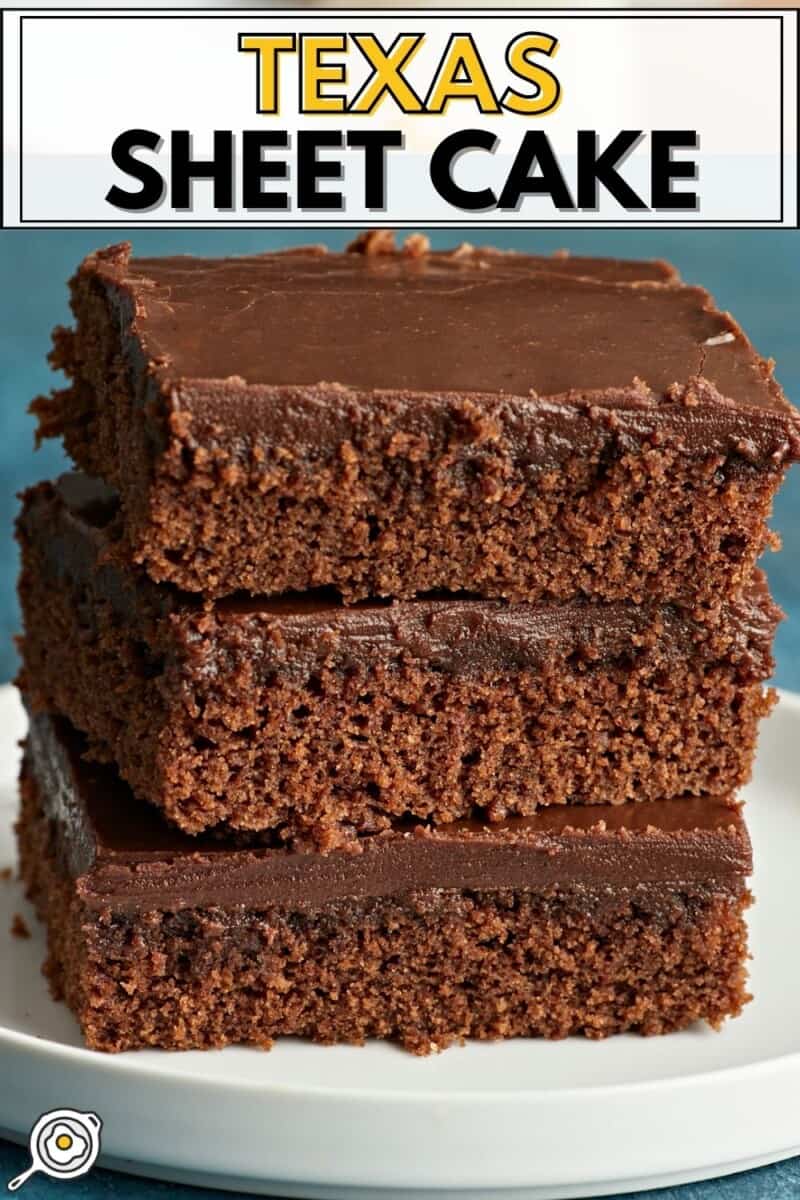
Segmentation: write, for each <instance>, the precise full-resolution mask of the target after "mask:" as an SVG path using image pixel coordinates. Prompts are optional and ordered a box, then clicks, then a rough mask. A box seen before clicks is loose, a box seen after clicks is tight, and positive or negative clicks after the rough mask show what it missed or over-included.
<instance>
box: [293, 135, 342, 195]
mask: <svg viewBox="0 0 800 1200" xmlns="http://www.w3.org/2000/svg"><path fill="white" fill-rule="evenodd" d="M341 145H342V135H341V133H337V132H334V131H333V130H331V131H330V132H322V131H320V130H301V131H300V132H299V133H298V135H297V207H298V208H315V209H320V208H324V209H330V208H344V200H343V199H342V193H341V192H321V191H320V190H319V188H318V187H317V184H318V182H319V181H320V179H341V178H342V164H341V162H340V161H339V160H338V159H337V160H335V161H333V162H330V161H328V162H320V160H319V159H318V158H317V150H319V149H321V148H323V147H325V146H330V147H332V148H337V149H339V148H341Z"/></svg>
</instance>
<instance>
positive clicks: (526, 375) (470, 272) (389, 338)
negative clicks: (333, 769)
mask: <svg viewBox="0 0 800 1200" xmlns="http://www.w3.org/2000/svg"><path fill="white" fill-rule="evenodd" d="M365 244H366V246H367V247H368V248H369V245H370V242H369V239H367V242H366V243H361V245H362V247H363V245H365ZM384 244H385V243H384V242H382V241H381V240H380V238H379V239H378V245H379V247H380V246H383V245H384ZM413 246H414V248H415V250H416V251H418V250H419V246H418V244H417V243H413ZM72 302H73V309H74V311H75V315H76V319H77V325H76V329H75V331H74V332H71V331H65V330H60V331H58V332H57V336H56V348H55V351H54V356H53V361H54V365H56V366H59V367H63V368H64V369H65V370H66V372H67V374H68V375H69V376H70V379H71V384H70V387H68V388H67V389H66V390H65V391H62V392H57V393H55V394H54V395H53V396H51V397H49V398H45V399H42V400H39V401H38V402H37V403H36V408H37V411H38V412H39V414H40V418H41V426H40V432H41V434H42V435H43V436H46V435H55V434H63V435H64V437H65V442H66V445H67V448H68V450H69V452H70V453H71V454H72V455H73V457H74V458H75V460H76V461H77V462H78V463H79V465H81V466H82V467H84V468H85V469H87V470H88V471H89V472H90V473H93V474H96V475H98V476H100V477H102V478H104V479H105V480H106V481H107V482H109V483H111V484H113V485H115V486H116V487H118V488H119V489H120V492H121V495H122V501H123V506H122V512H123V515H124V532H125V536H126V539H127V540H128V543H129V545H130V548H131V551H132V553H133V554H134V555H135V557H136V558H137V560H138V561H139V562H141V563H142V564H143V565H144V566H145V567H146V569H147V571H148V572H149V573H150V574H151V575H152V576H153V577H154V578H155V579H158V580H168V581H170V582H172V583H174V584H176V585H177V586H179V587H181V588H183V589H184V590H189V591H197V592H203V593H205V594H206V595H214V596H221V595H225V594H229V593H233V592H235V591H238V590H241V589H245V590H247V591H249V592H251V593H281V592H286V591H293V590H297V591H304V590H307V589H309V588H317V587H328V586H330V587H334V588H336V589H338V590H339V591H340V592H341V593H342V595H343V596H344V597H345V598H346V599H347V600H350V601H352V600H357V599H359V598H366V597H368V596H379V595H392V596H398V597H411V596H414V595H416V594H418V593H420V592H427V591H430V590H435V589H444V590H448V591H464V590H466V591H471V592H478V593H480V594H481V595H484V596H488V597H505V598H509V599H514V600H534V599H538V598H541V597H549V598H559V599H564V598H568V597H573V596H575V595H577V594H585V595H590V596H599V597H602V598H607V599H618V598H632V599H635V600H642V599H645V598H647V597H655V598H658V599H661V600H666V601H672V600H676V599H679V598H683V599H685V598H687V597H690V598H692V599H694V600H697V599H699V600H701V601H707V600H709V599H711V598H712V597H713V596H715V595H716V594H717V593H722V594H725V595H732V594H733V593H734V591H735V590H736V589H737V588H738V587H739V586H740V585H741V583H742V581H743V580H744V579H745V578H746V577H747V574H748V572H749V570H750V568H751V567H752V564H753V562H754V560H755V558H756V556H757V554H758V553H759V552H760V551H761V549H762V548H763V546H764V545H765V543H766V540H767V533H766V528H765V524H764V522H765V518H766V516H767V514H768V512H769V507H770V502H771V497H772V495H773V493H774V491H775V490H776V488H777V487H778V485H779V483H780V480H781V478H782V475H783V471H784V469H785V466H786V464H787V462H789V461H790V460H791V459H792V458H795V457H797V455H798V453H800V433H799V429H798V423H797V418H796V415H795V413H794V411H793V410H792V409H791V407H790V406H789V405H788V403H787V402H786V401H785V399H784V398H783V395H782V393H781V391H780V388H779V387H778V385H777V383H776V382H775V381H774V379H773V378H772V373H771V366H770V364H768V363H767V362H765V361H764V360H763V359H761V358H760V357H759V356H758V355H757V354H756V353H755V351H754V350H753V348H752V347H751V346H750V343H749V342H748V341H747V338H746V337H745V336H744V334H743V333H742V331H741V330H740V329H739V327H738V326H737V325H736V323H735V321H733V319H732V318H731V317H730V316H728V315H727V314H724V313H720V312H719V311H717V310H716V308H715V307H714V304H713V301H712V300H711V298H710V297H709V296H708V294H707V293H706V292H704V291H702V289H699V288H689V287H684V286H682V285H680V284H678V283H676V282H675V280H674V278H673V277H672V276H670V274H669V273H668V270H667V269H665V268H663V267H662V266H659V265H655V266H654V265H652V264H635V263H634V264H620V263H614V262H613V261H608V260H596V261H594V260H571V259H569V258H565V259H554V260H543V259H537V258H531V257H527V256H516V255H505V254H497V253H493V252H487V251H474V250H471V249H470V248H466V250H461V251H456V252H453V253H452V254H449V255H446V254H429V253H426V252H424V248H423V251H422V252H421V253H419V252H414V253H405V254H403V253H393V252H391V253H377V254H373V253H366V254H353V253H351V254H345V255H336V254H326V253H325V252H324V251H322V250H313V249H312V250H306V251H304V252H295V253H288V254H273V255H264V256H260V257H255V258H245V259H227V260H214V259H189V258H186V259H181V258H172V259H141V260H137V259H131V258H130V248H129V247H127V246H118V247H112V248H110V249H109V250H107V251H102V252H98V253H97V254H95V255H92V256H90V257H89V258H88V259H87V260H86V261H85V262H84V264H83V265H82V267H81V268H80V270H79V272H78V274H77V275H76V277H75V279H74V280H73V283H72Z"/></svg>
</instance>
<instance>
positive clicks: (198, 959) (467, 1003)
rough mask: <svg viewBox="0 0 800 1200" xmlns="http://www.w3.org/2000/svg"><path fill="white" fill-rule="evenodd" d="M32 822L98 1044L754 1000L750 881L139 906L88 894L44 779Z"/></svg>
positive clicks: (598, 1020)
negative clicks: (285, 903) (74, 876)
mask: <svg viewBox="0 0 800 1200" xmlns="http://www.w3.org/2000/svg"><path fill="white" fill-rule="evenodd" d="M18 838H19V848H20V863H21V869H22V875H23V879H24V881H25V883H26V886H27V888H28V892H29V894H30V896H31V898H32V899H33V901H34V903H35V904H36V907H37V910H38V913H39V916H40V917H41V919H42V920H43V921H44V922H45V923H46V925H47V933H48V958H47V962H46V964H45V973H46V974H47V976H48V978H49V980H50V984H51V988H52V991H53V994H54V995H55V996H56V997H57V998H63V999H64V1000H66V1002H67V1004H68V1005H69V1007H70V1008H71V1009H72V1011H73V1012H74V1013H75V1015H76V1017H77V1018H78V1021H79V1023H80V1025H81V1029H82V1031H83V1035H84V1038H85V1040H86V1044H87V1046H89V1047H90V1048H92V1049H96V1050H106V1051H119V1050H130V1049H135V1048H140V1047H161V1048H164V1049H190V1048H199V1049H202V1048H207V1047H219V1046H224V1045H227V1044H230V1043H249V1044H254V1045H259V1046H263V1047H269V1046H270V1045H271V1044H272V1041H273V1039H274V1038H276V1037H278V1036H284V1035H295V1036H300V1037H304V1038H311V1039H313V1040H314V1041H317V1042H322V1043H334V1042H349V1043H362V1042H363V1041H364V1040H365V1039H367V1038H385V1039H391V1040H393V1041H397V1042H399V1043H400V1044H402V1045H403V1046H404V1047H405V1048H406V1049H407V1050H410V1051H412V1052H413V1053H416V1054H427V1053H430V1052H432V1051H435V1050H439V1049H443V1048H445V1047H446V1046H448V1045H450V1044H452V1043H453V1042H459V1041H463V1040H464V1039H466V1038H479V1039H498V1038H510V1037H546V1038H560V1037H565V1036H567V1035H569V1034H584V1035H586V1036H587V1037H592V1038H601V1037H606V1036H608V1035H610V1034H614V1033H622V1032H624V1031H629V1030H630V1031H637V1032H639V1033H642V1034H660V1033H668V1032H670V1031H672V1030H677V1029H681V1028H684V1027H685V1026H687V1025H689V1024H690V1023H692V1022H693V1021H696V1020H704V1021H706V1022H708V1023H709V1024H710V1025H712V1026H714V1027H718V1026H719V1025H720V1024H721V1022H722V1021H723V1020H724V1019H725V1018H726V1017H728V1016H735V1015H737V1014H738V1013H739V1012H740V1010H741V1008H742V1006H743V1004H744V1003H746V1001H747V1000H748V999H749V997H748V995H747V992H746V989H745V980H746V972H745V960H746V956H747V942H746V936H747V935H746V927H745V923H744V919H743V914H744V911H745V909H746V908H747V906H748V904H749V902H750V895H749V892H748V891H747V889H746V888H745V886H744V884H743V882H739V883H737V882H735V881H732V882H729V883H725V884H714V883H710V884H708V885H705V886H703V885H696V884H692V885H653V886H642V887H638V888H633V889H620V890H615V891H609V890H594V891H592V890H589V889H586V888H580V887H569V888H563V889H549V890H548V891H546V892H526V891H515V890H511V889H502V890H494V891H485V892H481V891H444V890H438V889H429V890H426V891H423V892H417V893H409V894H406V895H402V896H384V897H375V898H369V899H366V900H363V899H361V900H341V901H336V902H333V903H328V904H326V905H324V906H323V907H321V908H318V909H308V910H301V909H295V910H292V911H289V910H287V909H282V908H279V907H275V906H270V907H265V908H263V909H251V908H247V907H245V906H236V907H234V908H213V907H208V908H202V909H200V908H186V909H183V910H180V911H172V912H166V911H151V912H146V913H139V914H135V915H130V914H123V913H117V912H115V911H114V909H113V905H112V906H110V907H109V908H107V909H105V910H102V911H100V912H97V911H93V910H90V909H89V908H88V907H87V906H86V904H85V903H84V902H83V900H82V899H81V897H80V895H79V890H78V888H77V887H76V883H75V881H74V880H71V879H70V878H69V877H68V875H67V874H66V873H65V872H64V871H63V870H62V868H61V867H60V865H59V861H58V853H57V838H56V830H55V828H54V826H53V824H52V823H51V822H50V821H49V820H48V819H47V818H46V817H45V816H44V815H43V813H42V810H41V806H40V803H39V797H38V792H37V787H36V784H35V782H34V780H33V779H32V778H31V777H30V776H24V777H23V780H22V811H21V818H20V822H19V825H18Z"/></svg>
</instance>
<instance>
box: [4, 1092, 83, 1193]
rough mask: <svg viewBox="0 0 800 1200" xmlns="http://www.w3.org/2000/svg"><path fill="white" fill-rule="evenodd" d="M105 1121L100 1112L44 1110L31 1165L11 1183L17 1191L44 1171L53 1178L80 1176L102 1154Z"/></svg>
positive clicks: (11, 1188) (34, 1139)
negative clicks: (102, 1130) (101, 1137)
mask: <svg viewBox="0 0 800 1200" xmlns="http://www.w3.org/2000/svg"><path fill="white" fill-rule="evenodd" d="M102 1127H103V1122H102V1121H101V1120H100V1118H99V1117H98V1115H97V1113H93V1112H77V1111H76V1110H75V1109H74V1108H54V1109H53V1110H52V1112H46V1113H42V1115H41V1116H40V1117H39V1120H38V1121H37V1122H36V1124H35V1125H34V1127H33V1129H32V1130H31V1136H30V1143H29V1145H30V1152H31V1165H30V1166H29V1167H28V1169H27V1171H23V1172H22V1174H21V1175H17V1177H16V1178H15V1179H12V1180H11V1182H10V1183H9V1185H8V1190H9V1191H10V1192H16V1191H17V1189H18V1188H21V1187H22V1185H23V1183H27V1181H28V1180H29V1179H30V1177H31V1175H34V1174H35V1173H36V1172H37V1171H41V1172H42V1174H43V1175H49V1176H50V1178H51V1179H77V1177H78V1176H79V1175H85V1174H86V1172H87V1171H89V1170H91V1168H92V1167H93V1166H94V1162H95V1159H96V1158H97V1156H98V1154H99V1153H100V1130H101V1129H102Z"/></svg>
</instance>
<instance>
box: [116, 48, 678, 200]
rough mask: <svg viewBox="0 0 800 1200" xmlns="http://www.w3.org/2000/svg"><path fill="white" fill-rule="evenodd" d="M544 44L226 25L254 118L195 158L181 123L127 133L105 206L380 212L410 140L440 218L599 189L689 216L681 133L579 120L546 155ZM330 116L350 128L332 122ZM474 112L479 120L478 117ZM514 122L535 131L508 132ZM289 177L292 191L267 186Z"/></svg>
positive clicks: (553, 82)
mask: <svg viewBox="0 0 800 1200" xmlns="http://www.w3.org/2000/svg"><path fill="white" fill-rule="evenodd" d="M559 46H560V42H559V38H558V37H557V36H556V35H555V34H553V33H552V32H549V31H545V30H517V31H514V32H513V33H512V34H511V35H510V36H509V37H508V38H507V39H506V38H503V40H502V41H501V42H500V44H499V45H498V44H497V39H496V36H495V37H494V39H493V41H492V45H491V47H490V49H491V53H484V49H483V48H482V45H481V39H480V38H479V37H477V36H475V35H473V34H470V33H450V34H445V33H444V31H439V32H438V33H430V34H426V33H421V32H400V33H397V34H396V36H395V37H394V39H393V40H391V41H389V40H386V39H384V40H383V41H381V39H380V38H379V37H378V36H376V35H375V34H374V33H369V32H363V33H355V32H344V31H339V30H332V31H330V32H325V33H297V32H277V31H265V32H240V33H239V34H238V38H237V47H236V49H237V50H238V52H239V53H240V54H242V55H243V65H246V66H247V67H248V69H249V70H251V71H252V72H253V77H254V78H253V82H254V84H255V86H254V89H253V95H254V97H255V104H254V110H255V115H256V117H257V118H258V119H259V127H258V128H251V129H245V130H241V131H239V132H236V131H234V130H230V129H228V130H226V129H215V130H214V132H213V139H212V140H213V152H212V154H211V155H210V156H205V157H199V156H197V155H196V154H195V153H194V150H193V134H192V131H191V130H189V129H176V130H172V131H170V132H168V133H164V132H162V131H161V130H157V129H147V128H129V129H126V130H124V131H123V132H121V133H120V134H119V135H118V136H117V137H116V138H115V139H114V141H113V144H112V146H111V159H112V161H113V163H114V165H115V166H116V167H117V168H118V169H119V171H121V172H122V174H123V175H124V176H126V177H127V181H126V183H125V184H124V185H123V184H120V183H114V184H113V185H112V187H110V188H109V190H108V192H107V193H106V196H105V200H106V202H107V203H108V204H110V205H111V206H112V207H113V208H115V209H118V210H122V211H124V212H129V213H136V212H145V211H151V210H153V209H154V208H156V207H157V206H159V205H160V204H162V203H163V202H164V200H165V198H168V200H169V204H170V206H171V207H172V208H173V209H178V210H181V209H183V210H191V209H192V190H193V184H194V182H195V181H196V180H207V181H210V184H211V187H212V189H213V208H214V210H215V211H217V212H229V211H233V210H235V209H236V208H237V204H240V205H241V207H242V208H243V209H245V210H247V211H248V212H250V213H255V214H258V213H268V212H277V213H280V212H288V211H291V210H292V209H293V208H296V209H298V210H300V211H302V212H304V213H317V214H320V215H323V214H325V213H329V214H330V213H347V210H348V207H349V208H350V209H351V210H352V209H357V210H358V211H359V212H360V213H363V212H365V211H366V212H368V213H372V212H391V211H392V210H393V207H394V205H393V193H392V182H393V181H397V182H398V190H399V186H400V185H405V187H406V188H407V187H408V178H410V175H408V178H404V176H405V175H406V174H407V173H408V172H410V170H411V166H412V165H413V167H414V169H415V171H416V170H417V169H418V163H417V162H414V163H413V164H412V163H411V158H412V156H413V158H415V159H418V158H419V155H420V148H421V147H424V155H425V158H426V172H425V173H426V174H427V177H428V183H429V184H430V185H431V186H432V188H433V190H434V192H435V194H436V196H437V198H438V199H439V200H440V201H443V202H444V204H445V205H446V206H447V211H448V212H450V213H451V214H453V215H455V214H456V213H478V212H491V211H493V210H496V211H499V212H512V213H514V212H519V211H520V210H521V209H522V208H523V206H524V205H526V204H529V203H538V205H539V206H540V214H541V206H542V205H544V206H546V207H547V208H549V209H550V210H551V212H554V213H556V214H558V213H567V212H570V211H571V212H591V213H594V212H597V211H598V208H599V206H600V203H601V200H602V199H603V198H605V199H606V200H607V199H608V198H609V197H610V198H612V199H613V201H614V202H615V203H616V204H617V205H618V206H619V207H620V208H621V209H622V210H624V211H625V212H628V213H641V212H656V211H658V212H661V211H664V212H675V211H676V210H678V211H680V210H683V211H685V212H690V211H693V210H696V209H697V208H698V204H699V199H698V194H697V192H696V191H695V190H694V188H693V187H692V186H691V185H684V186H676V183H677V181H681V180H683V181H687V180H695V179H696V178H697V177H698V174H699V168H698V163H697V161H696V158H687V157H685V155H684V156H681V157H678V158H676V157H675V152H676V151H682V152H686V151H696V150H697V149H698V146H699V139H698V134H697V131H696V130H694V129H678V130H674V129H652V130H645V129H637V128H625V129H620V130H618V131H616V132H612V133H611V135H609V134H607V133H606V134H605V135H604V136H602V137H601V135H600V134H599V133H598V132H597V131H596V130H594V129H582V128H581V129H577V130H575V131H574V133H573V135H572V140H571V141H569V142H568V143H567V146H566V148H565V149H561V150H558V149H556V146H555V145H554V143H553V141H552V140H551V138H550V136H549V134H548V132H547V130H546V129H544V128H542V127H541V122H542V120H545V121H546V120H547V118H549V117H551V116H552V115H553V114H554V113H555V112H556V111H557V110H558V108H559V106H560V104H561V102H562V99H563V93H562V83H561V80H560V77H559V73H558V72H557V70H556V59H557V54H558V51H559ZM247 60H249V62H248V61H247ZM490 64H491V65H490ZM456 110H457V114H456V115H457V125H456V127H455V128H452V126H453V120H452V119H449V120H448V118H452V117H453V115H454V113H455V112H456ZM387 116H388V119H389V120H388V121H387V127H386V128H382V127H381V126H380V122H381V120H383V119H384V118H385V117H387ZM337 118H338V119H339V120H342V119H346V120H347V121H348V124H349V122H350V121H353V122H354V126H355V127H353V128H343V127H341V126H337V124H336V121H337ZM359 118H360V119H361V120H359ZM364 118H367V119H368V120H367V122H365V121H364ZM481 118H490V119H491V121H492V128H487V127H484V126H482V125H480V124H478V122H479V121H480V119H481ZM497 118H506V119H508V118H514V119H515V126H514V134H513V139H512V138H509V140H508V142H506V141H505V140H504V138H503V137H502V136H501V134H500V133H499V132H498V129H497ZM309 119H313V120H314V121H318V120H320V119H324V126H322V127H320V126H317V125H314V126H311V125H309ZM423 119H426V120H427V121H429V122H435V121H436V120H437V119H438V121H439V124H440V125H444V124H445V123H447V124H448V126H449V127H450V129H449V132H447V133H443V134H442V136H441V137H438V136H437V135H436V134H435V132H434V133H433V136H432V137H431V136H430V133H429V132H428V130H426V131H425V132H424V134H421V133H420V130H419V126H418V125H417V122H419V121H421V120H423ZM520 120H521V121H522V122H523V123H524V122H526V121H532V122H534V123H536V124H537V127H536V128H529V129H523V132H522V134H521V136H520V135H519V132H518V131H519V124H520ZM389 121H390V122H391V127H389ZM561 145H562V147H563V145H564V142H563V138H562V142H561ZM636 151H643V152H644V153H645V154H646V155H647V157H648V160H649V162H648V169H647V171H646V172H645V173H644V179H645V181H646V186H645V187H643V186H642V184H641V183H639V182H637V183H636V186H634V184H633V183H632V182H631V180H630V179H629V178H626V176H625V165H626V162H627V160H628V158H629V157H630V156H631V155H633V154H634V152H636ZM565 158H566V159H567V160H568V163H567V162H565V161H564V160H565ZM403 159H405V162H404V163H402V160H403ZM153 160H155V161H153ZM462 160H465V161H462ZM162 162H163V163H164V166H163V168H162V166H161V163H162ZM401 164H402V165H401ZM501 164H502V165H501ZM403 165H404V166H405V168H406V171H405V172H404V171H403V169H402V166H403ZM493 168H494V169H493ZM498 174H499V175H500V176H501V178H500V179H498V180H496V181H495V177H496V176H497V175H498ZM640 174H641V172H640ZM490 177H491V178H492V181H493V183H494V186H489V184H488V182H487V180H488V179H489V178H490ZM289 180H291V181H292V185H293V187H292V189H291V190H290V188H289V186H288V183H287V182H283V183H282V182H281V181H289ZM337 180H342V181H346V184H347V186H339V187H337V186H336V183H335V181H337ZM130 181H133V183H134V185H135V186H131V185H130Z"/></svg>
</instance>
